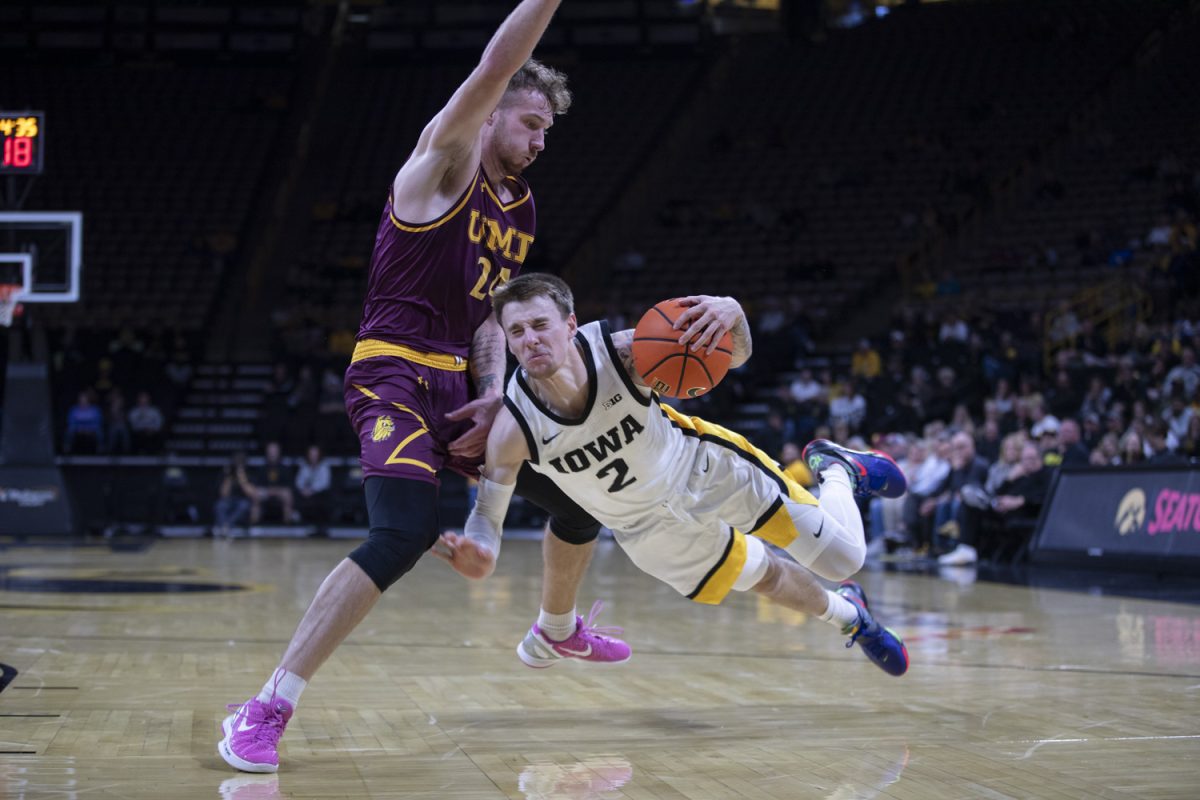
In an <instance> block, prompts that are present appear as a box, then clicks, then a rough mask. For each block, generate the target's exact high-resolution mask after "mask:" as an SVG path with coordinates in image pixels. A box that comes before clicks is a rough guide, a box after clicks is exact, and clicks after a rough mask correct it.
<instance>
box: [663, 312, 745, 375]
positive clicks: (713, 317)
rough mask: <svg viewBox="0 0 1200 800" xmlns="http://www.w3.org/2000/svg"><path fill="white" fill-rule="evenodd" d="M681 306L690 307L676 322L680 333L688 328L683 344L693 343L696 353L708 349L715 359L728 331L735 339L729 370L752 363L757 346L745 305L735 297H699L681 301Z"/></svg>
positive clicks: (680, 338) (683, 336)
mask: <svg viewBox="0 0 1200 800" xmlns="http://www.w3.org/2000/svg"><path fill="white" fill-rule="evenodd" d="M679 304H680V305H682V306H688V308H687V310H685V311H684V312H683V313H682V314H680V315H679V316H678V317H676V318H675V329H676V330H679V329H681V328H684V327H687V330H686V331H684V332H683V335H682V336H680V337H679V343H680V344H687V343H688V342H691V343H692V349H693V350H700V349H701V348H704V347H707V348H708V353H709V354H710V355H711V354H712V353H713V351H715V350H716V349H717V343H718V342H720V341H721V337H722V336H724V335H725V333H726V332H727V331H728V332H729V334H730V335H731V336H732V337H733V355H732V356H731V357H730V359H729V366H730V367H731V368H734V369H736V368H737V367H740V366H741V365H742V364H745V363H746V362H747V361H749V360H750V353H751V351H752V350H753V349H754V344H753V342H752V341H751V339H750V322H749V321H748V320H747V319H746V310H745V309H744V308H742V304H741V303H739V302H738V301H737V300H734V299H733V298H732V297H712V296H710V295H707V294H696V295H691V296H689V297H681V298H679ZM689 326H690V327H689Z"/></svg>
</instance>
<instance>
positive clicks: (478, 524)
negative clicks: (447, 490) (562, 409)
mask: <svg viewBox="0 0 1200 800" xmlns="http://www.w3.org/2000/svg"><path fill="white" fill-rule="evenodd" d="M527 460H529V445H528V444H527V443H526V441H525V436H524V434H523V433H522V432H521V429H520V426H519V425H518V424H517V420H516V418H515V417H513V415H512V412H510V411H509V410H508V409H507V408H502V409H501V410H500V413H499V414H497V415H496V422H495V424H494V425H492V432H491V433H490V434H489V435H488V443H487V461H486V462H485V463H484V466H483V471H482V473H481V474H480V476H479V489H478V492H477V493H476V495H475V506H474V508H472V509H471V513H470V514H469V515H468V516H467V522H466V524H465V525H464V526H463V532H462V535H459V534H456V533H443V534H442V536H441V538H440V539H439V540H438V544H437V546H436V547H435V548H434V549H433V554H434V555H436V556H437V557H438V558H440V559H441V560H443V561H445V562H446V563H447V564H449V565H450V566H451V567H453V568H454V570H455V571H456V572H458V573H459V574H461V575H464V576H465V577H468V578H474V579H480V578H486V577H487V576H488V575H491V574H492V572H493V571H494V570H495V569H496V559H497V557H499V555H500V539H501V537H502V536H503V534H504V516H505V515H506V514H507V513H508V505H509V503H510V502H511V501H512V495H513V490H514V489H515V488H516V486H517V474H518V473H519V472H520V471H521V465H522V464H523V463H524V462H525V461H527Z"/></svg>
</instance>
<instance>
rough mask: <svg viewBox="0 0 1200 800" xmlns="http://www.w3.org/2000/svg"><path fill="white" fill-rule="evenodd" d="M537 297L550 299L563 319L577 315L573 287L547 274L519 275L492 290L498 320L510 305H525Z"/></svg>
mask: <svg viewBox="0 0 1200 800" xmlns="http://www.w3.org/2000/svg"><path fill="white" fill-rule="evenodd" d="M535 297H549V298H550V299H551V300H552V301H554V305H556V306H558V310H559V311H561V312H562V315H563V319H566V318H567V317H569V316H570V315H571V314H573V313H575V298H574V296H573V295H572V294H571V287H569V286H567V283H566V281H564V280H563V279H562V278H559V277H556V276H554V275H551V274H549V273H546V272H528V273H526V274H524V275H518V276H517V277H515V278H513V279H512V280H511V281H508V282H507V283H502V284H500V285H499V286H497V287H496V288H495V289H494V290H492V310H493V311H495V312H496V319H497V320H499V319H501V318H502V317H503V315H504V307H505V306H506V305H508V304H509V303H524V302H525V301H527V300H532V299H533V298H535Z"/></svg>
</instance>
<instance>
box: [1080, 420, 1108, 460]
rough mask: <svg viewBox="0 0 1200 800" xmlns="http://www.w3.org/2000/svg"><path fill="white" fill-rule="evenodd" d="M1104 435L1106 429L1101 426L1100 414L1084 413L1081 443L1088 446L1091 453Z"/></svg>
mask: <svg viewBox="0 0 1200 800" xmlns="http://www.w3.org/2000/svg"><path fill="white" fill-rule="evenodd" d="M1103 435H1104V429H1103V428H1102V427H1101V426H1100V415H1099V414H1084V415H1083V428H1082V432H1081V434H1080V439H1079V443H1080V444H1082V445H1083V446H1084V447H1085V448H1087V450H1088V452H1089V453H1090V452H1091V451H1093V450H1095V449H1096V447H1097V446H1098V445H1099V444H1100V439H1101V437H1102V436H1103Z"/></svg>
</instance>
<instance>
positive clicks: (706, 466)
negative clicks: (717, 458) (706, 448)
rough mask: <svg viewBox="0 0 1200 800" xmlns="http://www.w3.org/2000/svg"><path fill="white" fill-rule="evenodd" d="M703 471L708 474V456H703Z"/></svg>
mask: <svg viewBox="0 0 1200 800" xmlns="http://www.w3.org/2000/svg"><path fill="white" fill-rule="evenodd" d="M704 473H705V474H706V475H707V474H708V456H705V457H704Z"/></svg>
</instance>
